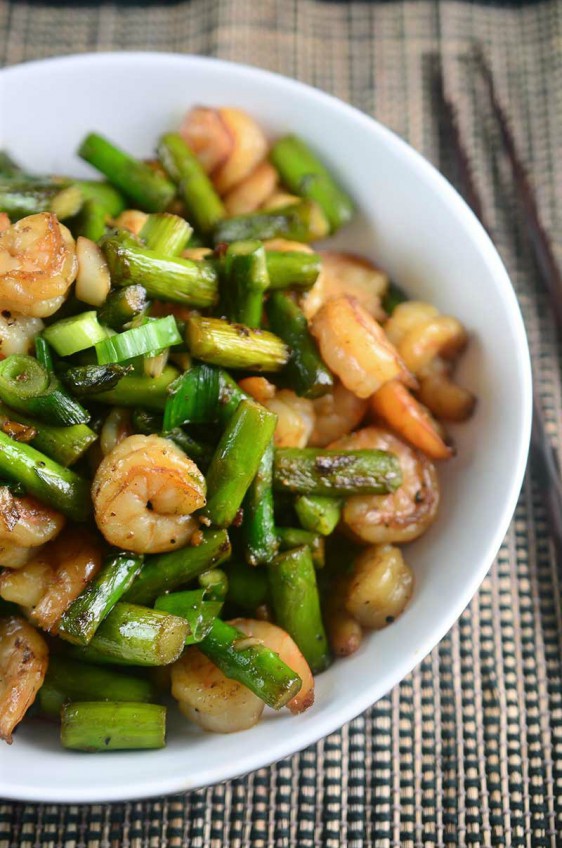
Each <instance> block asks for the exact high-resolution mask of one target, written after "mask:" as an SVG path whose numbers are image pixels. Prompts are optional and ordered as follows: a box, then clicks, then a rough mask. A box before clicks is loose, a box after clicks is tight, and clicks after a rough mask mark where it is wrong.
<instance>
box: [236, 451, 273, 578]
mask: <svg viewBox="0 0 562 848" xmlns="http://www.w3.org/2000/svg"><path fill="white" fill-rule="evenodd" d="M272 484H273V442H270V443H269V445H268V446H267V447H266V449H265V451H264V454H263V456H262V458H261V461H260V464H259V466H258V470H257V473H256V476H255V477H254V479H253V480H252V483H251V484H250V488H249V489H248V491H247V493H246V497H245V498H244V504H243V509H244V521H243V524H242V533H243V537H244V548H245V556H246V561H247V562H248V563H249V564H250V565H260V564H261V563H266V562H271V560H272V559H273V557H274V556H275V554H276V553H277V550H278V548H279V541H278V539H277V532H276V530H275V518H274V513H273V489H272Z"/></svg>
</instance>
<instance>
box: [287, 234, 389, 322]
mask: <svg viewBox="0 0 562 848" xmlns="http://www.w3.org/2000/svg"><path fill="white" fill-rule="evenodd" d="M320 255H321V256H322V271H321V273H320V275H319V276H318V279H317V280H316V282H315V283H314V285H313V286H312V288H311V289H310V290H309V291H308V292H306V294H305V295H304V296H303V297H302V300H301V308H302V311H303V312H304V314H305V315H306V317H307V318H308V320H309V321H311V320H312V318H314V316H315V315H316V313H317V312H318V310H319V309H320V307H321V306H323V305H324V304H325V303H327V302H328V301H329V300H332V299H333V298H336V297H342V295H349V297H354V298H355V299H356V300H357V302H358V303H360V304H361V306H362V307H363V308H364V309H366V310H367V312H368V313H369V314H370V315H372V316H373V318H376V319H377V321H382V320H384V318H385V317H386V316H385V313H384V310H383V309H382V307H381V297H382V295H383V294H384V293H385V291H386V289H387V288H388V277H387V276H386V274H384V273H383V272H382V271H381V270H380V269H379V268H376V267H375V266H374V265H373V264H372V262H369V261H368V260H367V259H361V258H360V257H358V256H354V255H353V254H351V253H334V252H331V251H325V252H323V253H321V254H320Z"/></svg>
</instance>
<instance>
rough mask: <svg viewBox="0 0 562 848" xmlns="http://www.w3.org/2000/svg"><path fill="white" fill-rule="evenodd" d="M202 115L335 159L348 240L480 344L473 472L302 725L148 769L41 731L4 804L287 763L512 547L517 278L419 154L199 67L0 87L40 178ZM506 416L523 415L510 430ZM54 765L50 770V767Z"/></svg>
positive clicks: (29, 68) (360, 705) (132, 60)
mask: <svg viewBox="0 0 562 848" xmlns="http://www.w3.org/2000/svg"><path fill="white" fill-rule="evenodd" d="M195 103H203V104H211V105H224V104H228V105H234V106H239V107H242V108H244V109H247V110H248V111H249V112H250V113H252V114H253V115H254V116H256V117H257V118H258V119H259V120H260V121H261V122H262V124H263V125H264V126H265V127H266V129H267V130H268V131H269V132H270V133H271V134H272V135H275V134H278V133H284V132H287V131H288V130H291V131H294V132H297V133H299V134H300V135H302V136H303V137H304V138H305V139H307V140H308V141H309V142H310V143H311V144H312V145H313V146H314V147H315V148H316V149H317V150H318V152H319V153H320V155H321V156H322V157H323V158H324V160H325V161H326V162H327V164H328V166H329V167H330V168H331V169H332V170H333V172H334V174H336V176H337V177H338V178H339V179H340V180H341V182H342V183H343V184H344V185H345V187H346V188H347V190H348V191H349V192H350V193H351V195H352V196H353V197H354V198H355V200H356V202H357V206H358V210H359V214H358V216H357V218H356V220H355V221H354V223H353V224H352V225H351V226H350V227H348V228H347V229H346V230H345V232H342V233H341V234H340V235H339V236H338V237H337V242H336V243H337V244H339V245H340V246H341V247H342V248H345V249H346V250H350V251H355V252H358V253H361V254H364V255H366V256H368V257H370V258H371V259H373V260H374V261H375V262H377V263H378V264H380V265H381V266H382V267H383V268H385V269H386V270H387V271H388V272H389V273H390V275H391V276H392V277H393V278H394V279H395V280H396V281H397V282H398V283H399V284H400V285H402V286H403V287H405V288H406V290H407V291H408V292H409V293H410V295H411V296H413V297H415V298H417V299H427V300H430V301H432V302H434V303H435V304H436V305H437V306H438V307H439V308H440V309H441V310H442V311H443V312H450V313H452V314H454V315H456V316H458V317H459V318H460V319H461V320H462V321H463V322H464V324H465V325H466V326H467V327H468V329H469V331H470V332H471V334H472V342H471V345H470V348H469V351H468V353H467V354H466V356H465V357H464V358H463V361H462V365H461V368H460V372H459V373H460V380H461V382H462V383H463V384H464V385H466V386H467V387H469V388H470V389H472V390H473V391H474V392H475V393H476V394H477V395H478V399H479V400H478V408H477V413H476V415H475V416H474V418H473V419H472V420H471V421H470V422H469V423H468V424H467V425H464V426H462V427H460V428H457V429H456V430H455V432H454V437H455V440H456V442H457V445H458V457H457V458H456V459H455V460H454V461H452V462H451V463H449V464H448V465H447V466H446V467H443V468H441V469H440V477H441V481H442V488H443V498H442V508H441V512H440V517H439V520H438V522H437V523H436V525H435V526H434V527H433V528H432V529H431V531H430V532H429V533H428V534H427V535H426V536H424V537H423V538H422V539H421V540H420V541H419V542H416V543H414V544H412V545H410V546H409V547H408V549H407V551H406V555H407V558H408V560H409V562H410V563H411V565H412V566H413V568H414V571H415V574H416V591H415V595H414V598H413V601H412V603H411V605H410V606H409V608H408V609H407V611H406V612H405V614H404V615H403V616H402V617H401V618H400V619H399V620H398V621H397V622H396V623H395V624H393V625H392V627H389V628H388V629H386V630H384V631H382V632H380V633H376V634H373V635H371V636H370V637H369V638H368V639H366V640H365V643H364V645H363V646H362V648H361V649H360V650H359V652H358V653H357V654H356V655H355V656H353V657H352V658H350V659H347V660H345V661H340V662H337V663H336V664H335V665H334V666H333V667H332V668H331V669H330V670H329V671H328V672H327V673H325V674H324V675H322V676H321V677H320V678H318V680H317V696H316V704H315V706H314V707H313V709H311V710H310V711H309V712H307V713H305V714H304V715H302V716H300V717H297V718H294V717H291V716H289V715H274V714H273V713H270V714H268V715H267V716H266V719H265V720H264V721H262V722H261V723H260V724H259V725H258V726H257V727H255V728H253V729H252V730H250V731H246V732H245V733H240V734H235V735H232V736H215V735H211V734H201V733H198V732H196V731H195V730H194V729H193V728H191V727H190V725H189V724H188V723H187V722H185V721H183V720H182V719H181V718H179V717H171V721H170V733H169V744H168V747H167V748H166V749H164V750H162V751H158V752H150V753H137V752H134V753H115V754H111V755H97V756H92V755H85V754H84V755H81V754H75V753H69V752H66V751H64V750H63V749H62V748H61V747H60V746H59V743H58V740H57V734H56V731H55V729H54V728H53V727H52V726H48V725H46V724H43V723H41V722H38V721H35V722H30V723H28V724H27V725H26V726H24V727H23V728H21V729H20V730H19V731H18V733H17V735H16V738H15V742H14V744H13V745H12V746H11V747H10V748H7V747H3V749H2V755H1V757H0V796H4V797H6V798H15V799H25V800H35V801H50V802H80V801H92V802H96V801H112V800H122V799H127V798H136V797H143V796H151V795H158V794H164V793H169V792H178V791H181V790H185V789H190V788H194V787H198V786H202V785H205V784H207V783H212V782H216V781H220V780H224V779H226V778H229V777H232V776H235V775H238V774H241V773H244V772H247V771H250V770H252V769H254V768H257V767H259V766H262V765H265V764H267V763H270V762H272V761H274V760H276V759H279V758H281V757H283V756H285V755H287V754H290V753H292V752H294V751H296V750H298V749H300V748H302V747H304V746H305V745H307V744H309V743H311V742H313V741H315V740H317V739H318V738H320V737H321V736H323V735H325V734H327V733H329V732H331V731H332V730H334V729H335V728H336V727H338V726H340V725H341V724H343V723H344V722H345V721H346V720H348V719H350V718H352V717H354V716H355V715H357V714H358V713H359V712H361V711H362V710H363V709H365V708H366V707H367V706H368V705H370V704H371V703H373V702H374V701H375V700H376V699H377V698H379V697H381V696H382V695H383V694H385V693H386V692H387V691H388V690H389V689H390V688H391V687H392V686H393V685H394V684H396V683H398V682H399V681H400V680H401V679H402V678H403V677H404V676H405V675H406V674H407V673H408V672H409V671H410V670H411V669H412V668H413V667H414V666H415V665H416V664H417V663H418V662H419V661H420V660H421V659H422V658H423V657H424V656H425V654H427V653H428V651H429V650H431V648H433V646H434V645H435V644H436V643H437V642H438V641H439V639H440V638H442V636H443V635H444V634H445V633H446V631H447V630H448V629H449V628H450V627H451V625H452V624H453V622H454V621H455V620H456V618H457V617H458V615H459V614H460V613H461V611H462V610H463V608H464V607H465V606H466V604H467V603H468V602H469V600H470V598H471V597H472V595H473V594H474V592H475V591H476V588H477V587H478V585H479V584H480V582H481V580H482V579H483V577H484V575H485V573H486V571H487V570H488V568H489V566H490V564H491V562H492V560H493V557H494V556H495V554H496V552H497V549H498V548H499V545H500V543H501V541H502V538H503V536H504V534H505V532H506V530H507V527H508V523H509V520H510V518H511V515H512V513H513V510H514V507H515V503H516V499H517V495H518V492H519V489H520V485H521V481H522V476H523V472H524V466H525V460H526V453H527V447H528V440H529V430H530V369H529V356H528V349H527V343H526V338H525V333H524V329H523V324H522V321H521V316H520V313H519V309H518V306H517V302H516V299H515V296H514V294H513V291H512V289H511V286H510V283H509V280H508V277H507V275H506V272H505V270H504V268H503V266H502V264H501V261H500V259H499V257H498V255H497V253H496V252H495V250H494V248H493V246H492V244H491V242H490V241H489V239H488V238H487V236H486V234H485V233H484V231H483V230H482V228H481V227H480V225H479V224H478V222H477V221H476V219H475V218H474V216H473V215H472V213H471V212H470V211H469V210H468V208H467V207H466V206H465V204H464V203H463V201H462V200H461V199H460V198H459V197H458V195H457V194H456V193H455V192H454V191H453V189H452V188H451V187H450V186H449V185H448V183H446V181H445V180H444V179H443V178H442V177H440V176H439V174H438V173H437V172H436V171H435V170H434V169H433V168H432V167H431V166H430V165H428V163H427V162H425V160H423V159H422V158H421V157H420V156H419V155H418V154H416V153H415V152H414V151H413V150H412V149H411V148H409V147H408V146H407V145H406V144H405V143H404V142H402V141H400V140H399V139H398V138H397V137H396V136H394V135H393V134H392V133H390V132H389V131H388V130H386V129H384V128H383V127H381V126H380V125H379V124H377V123H376V122H374V121H372V120H370V119H369V118H367V117H365V116H364V115H362V114H361V113H359V112H357V111H355V110H353V109H352V108H350V107H348V106H346V105H344V104H342V103H341V102H339V101H337V100H335V99H333V98H330V97H328V96H327V95H324V94H321V93H320V92H317V91H315V90H314V89H311V88H308V87H306V86H303V85H301V84H299V83H296V82H293V81H291V80H287V79H284V78H282V77H279V76H275V75H272V74H269V73H267V72H263V71H259V70H256V69H254V68H249V67H243V66H237V65H231V64H228V63H223V62H219V61H216V60H208V59H202V58H198V57H182V56H170V55H165V54H106V55H104V54H101V55H92V56H83V57H71V58H66V59H58V60H50V61H47V62H41V63H32V64H30V65H24V66H20V67H16V68H12V69H8V70H5V71H2V72H1V73H0V148H5V149H7V150H8V151H10V152H11V153H12V154H13V155H14V156H15V157H16V158H17V159H18V160H19V161H21V162H22V163H23V165H24V166H27V167H28V168H29V169H30V170H35V171H39V172H41V171H54V172H57V171H60V172H66V173H68V172H70V173H74V174H76V175H80V174H84V175H86V174H90V173H91V172H90V170H89V169H88V168H87V166H85V165H84V164H83V163H81V162H80V160H78V159H77V158H76V156H75V150H76V148H77V146H78V143H79V142H80V140H81V138H82V136H83V135H84V134H85V133H86V132H87V131H89V130H97V131H100V132H102V133H105V134H107V135H108V136H109V137H111V138H112V139H114V140H115V141H116V142H117V143H119V144H121V145H123V146H124V147H125V148H126V149H128V150H130V151H132V152H133V153H136V154H139V155H148V154H149V153H150V152H151V151H152V150H153V148H154V143H155V140H156V139H157V137H158V135H159V134H160V133H161V132H163V131H165V130H167V129H169V128H175V127H177V125H178V122H179V120H180V119H181V117H182V115H183V114H184V112H185V110H186V109H187V108H188V107H189V106H191V105H194V104H195ZM506 410H509V414H506ZM38 752H40V756H38V755H37V754H38Z"/></svg>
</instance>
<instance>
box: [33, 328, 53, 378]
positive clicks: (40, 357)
mask: <svg viewBox="0 0 562 848" xmlns="http://www.w3.org/2000/svg"><path fill="white" fill-rule="evenodd" d="M35 357H36V359H37V361H38V362H39V363H40V364H41V365H42V366H43V368H45V369H46V370H47V371H51V372H52V371H53V370H54V365H53V354H52V353H51V348H50V346H49V343H48V342H47V341H46V339H44V338H43V336H36V337H35Z"/></svg>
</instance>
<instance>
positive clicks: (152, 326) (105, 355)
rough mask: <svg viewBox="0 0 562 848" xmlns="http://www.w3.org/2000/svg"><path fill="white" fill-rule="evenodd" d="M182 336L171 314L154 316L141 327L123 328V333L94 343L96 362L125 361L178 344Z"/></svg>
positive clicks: (102, 363) (101, 363) (103, 363)
mask: <svg viewBox="0 0 562 848" xmlns="http://www.w3.org/2000/svg"><path fill="white" fill-rule="evenodd" d="M181 341H182V337H181V336H180V334H179V332H178V327H177V324H176V319H175V318H174V316H173V315H167V316H166V317H165V318H156V319H155V320H153V321H149V322H148V323H146V324H144V325H143V326H142V327H135V328H134V329H133V330H125V332H123V333H119V334H118V335H115V336H111V338H109V339H107V338H106V339H103V340H102V341H100V342H98V344H96V355H97V358H98V363H99V364H100V365H105V364H107V363H111V362H125V361H127V360H128V359H134V357H135V356H143V355H145V354H147V353H148V354H152V353H153V351H160V350H163V349H164V348H167V347H170V346H171V345H175V344H180V342H181Z"/></svg>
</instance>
